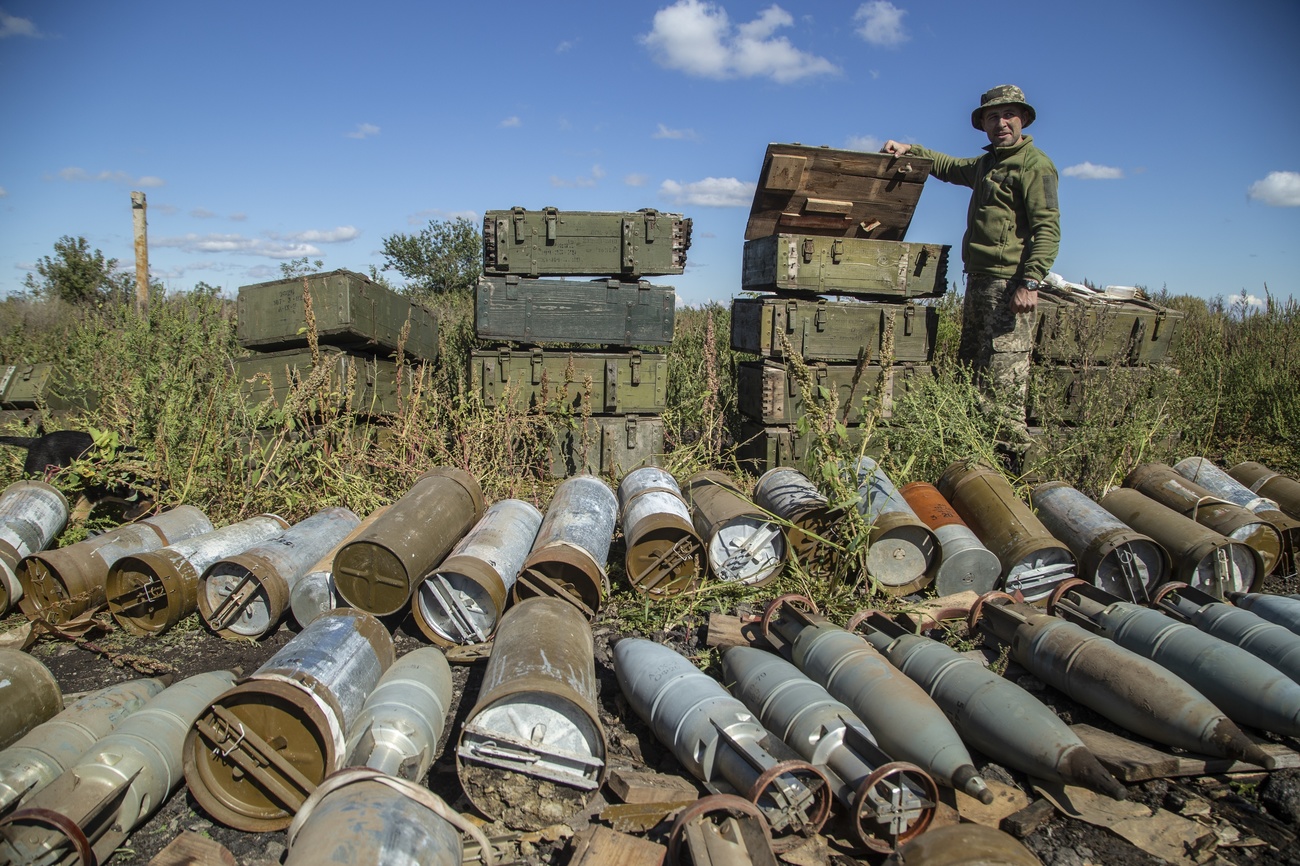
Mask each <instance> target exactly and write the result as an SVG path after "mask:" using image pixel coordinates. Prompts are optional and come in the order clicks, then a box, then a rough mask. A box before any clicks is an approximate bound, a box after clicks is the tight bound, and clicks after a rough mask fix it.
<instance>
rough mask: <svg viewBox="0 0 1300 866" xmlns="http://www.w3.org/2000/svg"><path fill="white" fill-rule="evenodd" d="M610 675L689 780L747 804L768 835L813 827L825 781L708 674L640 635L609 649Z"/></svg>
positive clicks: (822, 805)
mask: <svg viewBox="0 0 1300 866" xmlns="http://www.w3.org/2000/svg"><path fill="white" fill-rule="evenodd" d="M614 670H615V672H616V673H617V675H618V684H619V687H620V688H621V689H622V690H623V695H624V696H625V697H626V698H627V701H628V703H629V704H630V705H631V706H632V709H633V710H634V711H635V712H636V714H637V715H638V716H640V717H641V719H642V720H643V721H644V722H645V723H646V724H647V725H649V726H650V728H651V730H653V731H654V734H655V737H656V739H658V740H659V742H661V743H663V744H664V745H665V746H667V747H668V748H669V749H670V750H671V751H672V753H673V754H674V755H676V756H677V760H678V761H680V762H681V763H682V765H683V766H685V767H686V769H687V770H689V771H690V773H691V775H693V776H695V777H696V778H697V779H699V780H700V781H702V782H704V783H706V785H709V786H710V787H714V786H717V785H719V783H721V784H723V785H727V786H730V788H731V789H732V790H731V791H727V790H724V791H719V793H732V791H734V792H736V793H738V794H739V795H740V796H742V797H744V798H745V799H747V800H749V801H750V802H752V803H754V805H756V806H758V808H759V809H760V810H761V811H762V812H763V815H764V816H765V817H766V818H767V820H768V824H769V825H770V826H771V828H772V831H773V833H774V834H787V833H789V832H790V831H791V830H792V829H796V830H797V829H800V828H811V829H812V830H813V831H816V830H818V829H820V828H821V826H822V824H823V823H824V822H825V821H826V817H827V814H828V813H829V809H830V798H831V793H830V784H829V781H828V780H827V778H826V776H825V775H824V774H823V773H822V772H821V771H820V770H818V769H817V768H815V767H814V766H813V765H812V764H809V763H807V762H806V761H803V760H802V759H799V758H798V756H797V755H796V754H795V753H794V752H792V751H790V750H789V747H788V746H786V745H785V744H784V743H782V742H781V741H780V740H779V739H777V738H776V737H773V736H772V735H771V734H769V733H768V731H767V729H766V728H764V727H763V726H762V725H761V724H759V722H758V720H757V719H755V717H754V714H753V713H752V712H750V710H749V708H748V707H746V706H745V705H744V704H743V703H741V702H740V701H739V700H738V699H737V698H734V697H732V696H731V695H730V694H729V693H728V692H727V690H726V689H724V688H723V687H722V686H721V684H719V683H718V682H717V681H716V680H714V679H713V677H710V676H709V675H707V674H705V673H703V672H702V671H700V670H699V668H697V667H695V665H693V664H691V662H690V661H689V660H688V659H686V658H685V657H683V656H682V655H680V654H679V653H677V652H675V651H674V650H673V649H672V648H671V647H666V646H664V645H663V644H657V643H654V642H653V641H648V640H644V639H642V638H623V639H622V640H620V641H619V642H618V643H616V644H614ZM787 754H788V756H789V757H788V758H787V759H784V760H783V758H785V756H786V755H787Z"/></svg>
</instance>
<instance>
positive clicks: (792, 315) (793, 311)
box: [785, 301, 799, 334]
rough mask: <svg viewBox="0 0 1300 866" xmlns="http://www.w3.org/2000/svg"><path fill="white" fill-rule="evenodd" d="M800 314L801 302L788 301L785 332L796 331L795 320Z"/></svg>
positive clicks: (786, 303) (791, 332)
mask: <svg viewBox="0 0 1300 866" xmlns="http://www.w3.org/2000/svg"><path fill="white" fill-rule="evenodd" d="M798 314H799V302H798V301H786V302H785V332H786V333H787V334H793V333H794V320H795V319H796V318H797V317H798Z"/></svg>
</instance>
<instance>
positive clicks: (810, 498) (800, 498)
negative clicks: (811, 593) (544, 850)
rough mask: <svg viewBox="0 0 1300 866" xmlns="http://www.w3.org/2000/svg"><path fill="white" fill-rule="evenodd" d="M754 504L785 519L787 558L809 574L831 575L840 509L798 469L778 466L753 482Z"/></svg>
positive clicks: (836, 548)
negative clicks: (788, 556)
mask: <svg viewBox="0 0 1300 866" xmlns="http://www.w3.org/2000/svg"><path fill="white" fill-rule="evenodd" d="M754 504H755V505H757V506H758V507H759V508H761V509H763V510H764V511H766V512H768V513H769V514H773V515H775V516H777V517H779V518H781V520H783V521H784V522H785V538H786V542H787V543H788V545H789V550H790V557H791V558H792V559H794V560H795V561H797V562H798V563H799V566H800V568H802V569H803V570H804V571H806V572H807V573H809V574H811V575H816V576H823V575H833V574H834V573H835V569H836V564H837V562H838V561H839V558H840V557H839V553H840V545H839V544H838V543H837V529H838V528H839V525H840V523H841V521H843V519H844V512H843V510H842V509H839V508H836V507H834V506H833V505H831V503H830V500H828V499H827V498H826V497H825V496H823V495H822V494H821V491H819V490H818V489H817V486H816V485H815V484H813V483H812V481H811V480H809V478H808V476H806V475H804V474H803V473H802V472H800V471H799V470H798V469H792V468H790V467H789V466H777V467H775V468H773V469H769V470H767V472H765V473H763V475H761V476H760V477H759V479H758V481H757V483H755V484H754Z"/></svg>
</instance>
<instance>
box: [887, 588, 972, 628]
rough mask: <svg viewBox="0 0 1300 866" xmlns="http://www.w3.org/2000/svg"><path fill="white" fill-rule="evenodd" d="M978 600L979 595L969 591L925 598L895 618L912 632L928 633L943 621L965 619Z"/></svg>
mask: <svg viewBox="0 0 1300 866" xmlns="http://www.w3.org/2000/svg"><path fill="white" fill-rule="evenodd" d="M978 600H979V595H978V594H976V593H974V592H970V591H967V592H958V593H955V594H953V595H945V596H940V597H939V598H927V599H923V600H921V601H918V602H916V603H915V604H913V605H911V606H909V607H908V608H907V609H906V610H904V611H901V612H900V613H899V614H898V617H897V618H898V620H899V621H900V622H902V623H903V624H904V625H910V626H911V628H912V630H913V631H917V632H923V631H929V630H930V629H932V628H938V626H939V623H940V622H942V621H943V620H948V619H965V618H966V617H967V616H968V615H969V614H970V609H971V607H973V606H974V605H975V602H976V601H978Z"/></svg>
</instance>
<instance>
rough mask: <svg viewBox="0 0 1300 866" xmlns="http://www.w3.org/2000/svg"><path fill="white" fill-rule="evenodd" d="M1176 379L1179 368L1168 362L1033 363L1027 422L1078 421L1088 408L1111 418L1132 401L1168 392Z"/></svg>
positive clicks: (1082, 418)
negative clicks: (1154, 365) (1140, 363)
mask: <svg viewBox="0 0 1300 866" xmlns="http://www.w3.org/2000/svg"><path fill="white" fill-rule="evenodd" d="M1177 379H1178V371H1177V370H1176V369H1175V368H1173V367H1170V366H1167V365H1160V366H1156V367H1153V366H1150V365H1142V366H1123V365H1117V364H1111V365H1094V366H1091V367H1071V366H1066V365H1059V364H1053V365H1036V366H1035V367H1034V368H1033V369H1032V371H1031V374H1030V381H1029V395H1028V399H1027V401H1026V406H1025V414H1026V416H1027V418H1028V420H1029V422H1030V423H1039V422H1049V421H1051V422H1066V423H1077V422H1080V421H1084V420H1086V418H1085V415H1086V414H1087V413H1089V412H1092V413H1101V414H1104V415H1105V416H1106V417H1107V418H1108V419H1113V418H1115V417H1117V416H1118V415H1120V414H1122V413H1123V412H1124V407H1126V406H1130V405H1132V404H1134V403H1135V402H1139V401H1143V402H1144V401H1148V400H1154V399H1162V398H1164V397H1166V396H1168V394H1169V391H1170V389H1171V388H1173V387H1174V383H1175V382H1177Z"/></svg>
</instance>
